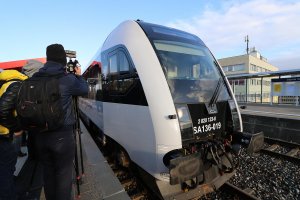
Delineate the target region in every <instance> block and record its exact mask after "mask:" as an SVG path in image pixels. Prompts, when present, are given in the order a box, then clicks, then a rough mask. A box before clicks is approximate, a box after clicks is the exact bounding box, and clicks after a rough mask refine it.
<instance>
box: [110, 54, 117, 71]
mask: <svg viewBox="0 0 300 200" xmlns="http://www.w3.org/2000/svg"><path fill="white" fill-rule="evenodd" d="M109 72H110V73H117V72H118V57H117V54H113V55H112V56H110V57H109Z"/></svg>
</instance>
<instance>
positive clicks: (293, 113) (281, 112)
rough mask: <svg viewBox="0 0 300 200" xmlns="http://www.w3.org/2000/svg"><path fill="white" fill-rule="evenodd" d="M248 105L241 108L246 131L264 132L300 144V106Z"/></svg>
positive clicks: (268, 135) (266, 134)
mask: <svg viewBox="0 0 300 200" xmlns="http://www.w3.org/2000/svg"><path fill="white" fill-rule="evenodd" d="M241 105H246V108H245V109H240V111H241V115H242V119H243V126H244V131H245V132H249V133H257V132H261V131H263V132H264V135H265V136H267V137H270V138H277V139H281V140H284V141H291V142H295V143H299V144H300V123H299V122H300V107H299V106H295V105H278V104H274V105H265V104H241Z"/></svg>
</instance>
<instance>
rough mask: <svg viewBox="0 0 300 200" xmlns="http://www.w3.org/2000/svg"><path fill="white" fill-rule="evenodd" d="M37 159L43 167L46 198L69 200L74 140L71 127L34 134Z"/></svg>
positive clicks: (48, 199) (50, 199)
mask: <svg viewBox="0 0 300 200" xmlns="http://www.w3.org/2000/svg"><path fill="white" fill-rule="evenodd" d="M35 137H36V138H35V142H36V148H37V152H38V159H39V160H40V161H41V162H42V164H43V169H44V190H45V196H46V199H47V200H70V199H71V191H72V172H73V160H74V156H75V140H74V135H73V130H72V128H71V129H69V130H66V129H63V130H58V131H55V132H47V133H38V134H36V135H35Z"/></svg>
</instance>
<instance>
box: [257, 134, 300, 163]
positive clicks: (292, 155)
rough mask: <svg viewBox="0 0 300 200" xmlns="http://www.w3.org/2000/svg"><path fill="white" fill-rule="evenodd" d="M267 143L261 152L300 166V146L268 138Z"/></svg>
mask: <svg viewBox="0 0 300 200" xmlns="http://www.w3.org/2000/svg"><path fill="white" fill-rule="evenodd" d="M265 143H266V144H265V148H264V149H262V150H261V151H260V152H262V153H264V154H268V155H270V156H273V157H276V158H281V159H284V160H288V161H290V162H293V163H295V164H297V165H300V144H297V143H292V142H287V141H283V140H278V139H272V138H266V137H265Z"/></svg>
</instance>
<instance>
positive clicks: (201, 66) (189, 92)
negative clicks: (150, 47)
mask: <svg viewBox="0 0 300 200" xmlns="http://www.w3.org/2000/svg"><path fill="white" fill-rule="evenodd" d="M153 44H154V47H155V49H156V53H157V54H158V55H157V56H158V58H159V60H160V63H161V65H162V69H163V72H164V74H165V77H166V79H167V82H168V85H169V88H170V91H171V94H172V97H173V100H174V103H199V102H205V103H209V102H211V100H212V99H213V98H215V96H217V98H216V99H214V101H224V100H228V99H230V95H229V92H228V90H227V87H226V85H225V84H224V80H223V78H222V76H221V74H220V71H219V69H218V67H217V63H216V61H215V59H214V57H213V56H212V55H211V53H210V51H209V50H208V48H207V47H205V46H203V45H194V44H189V43H183V42H177V41H167V40H153ZM216 94H217V95H216Z"/></svg>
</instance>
